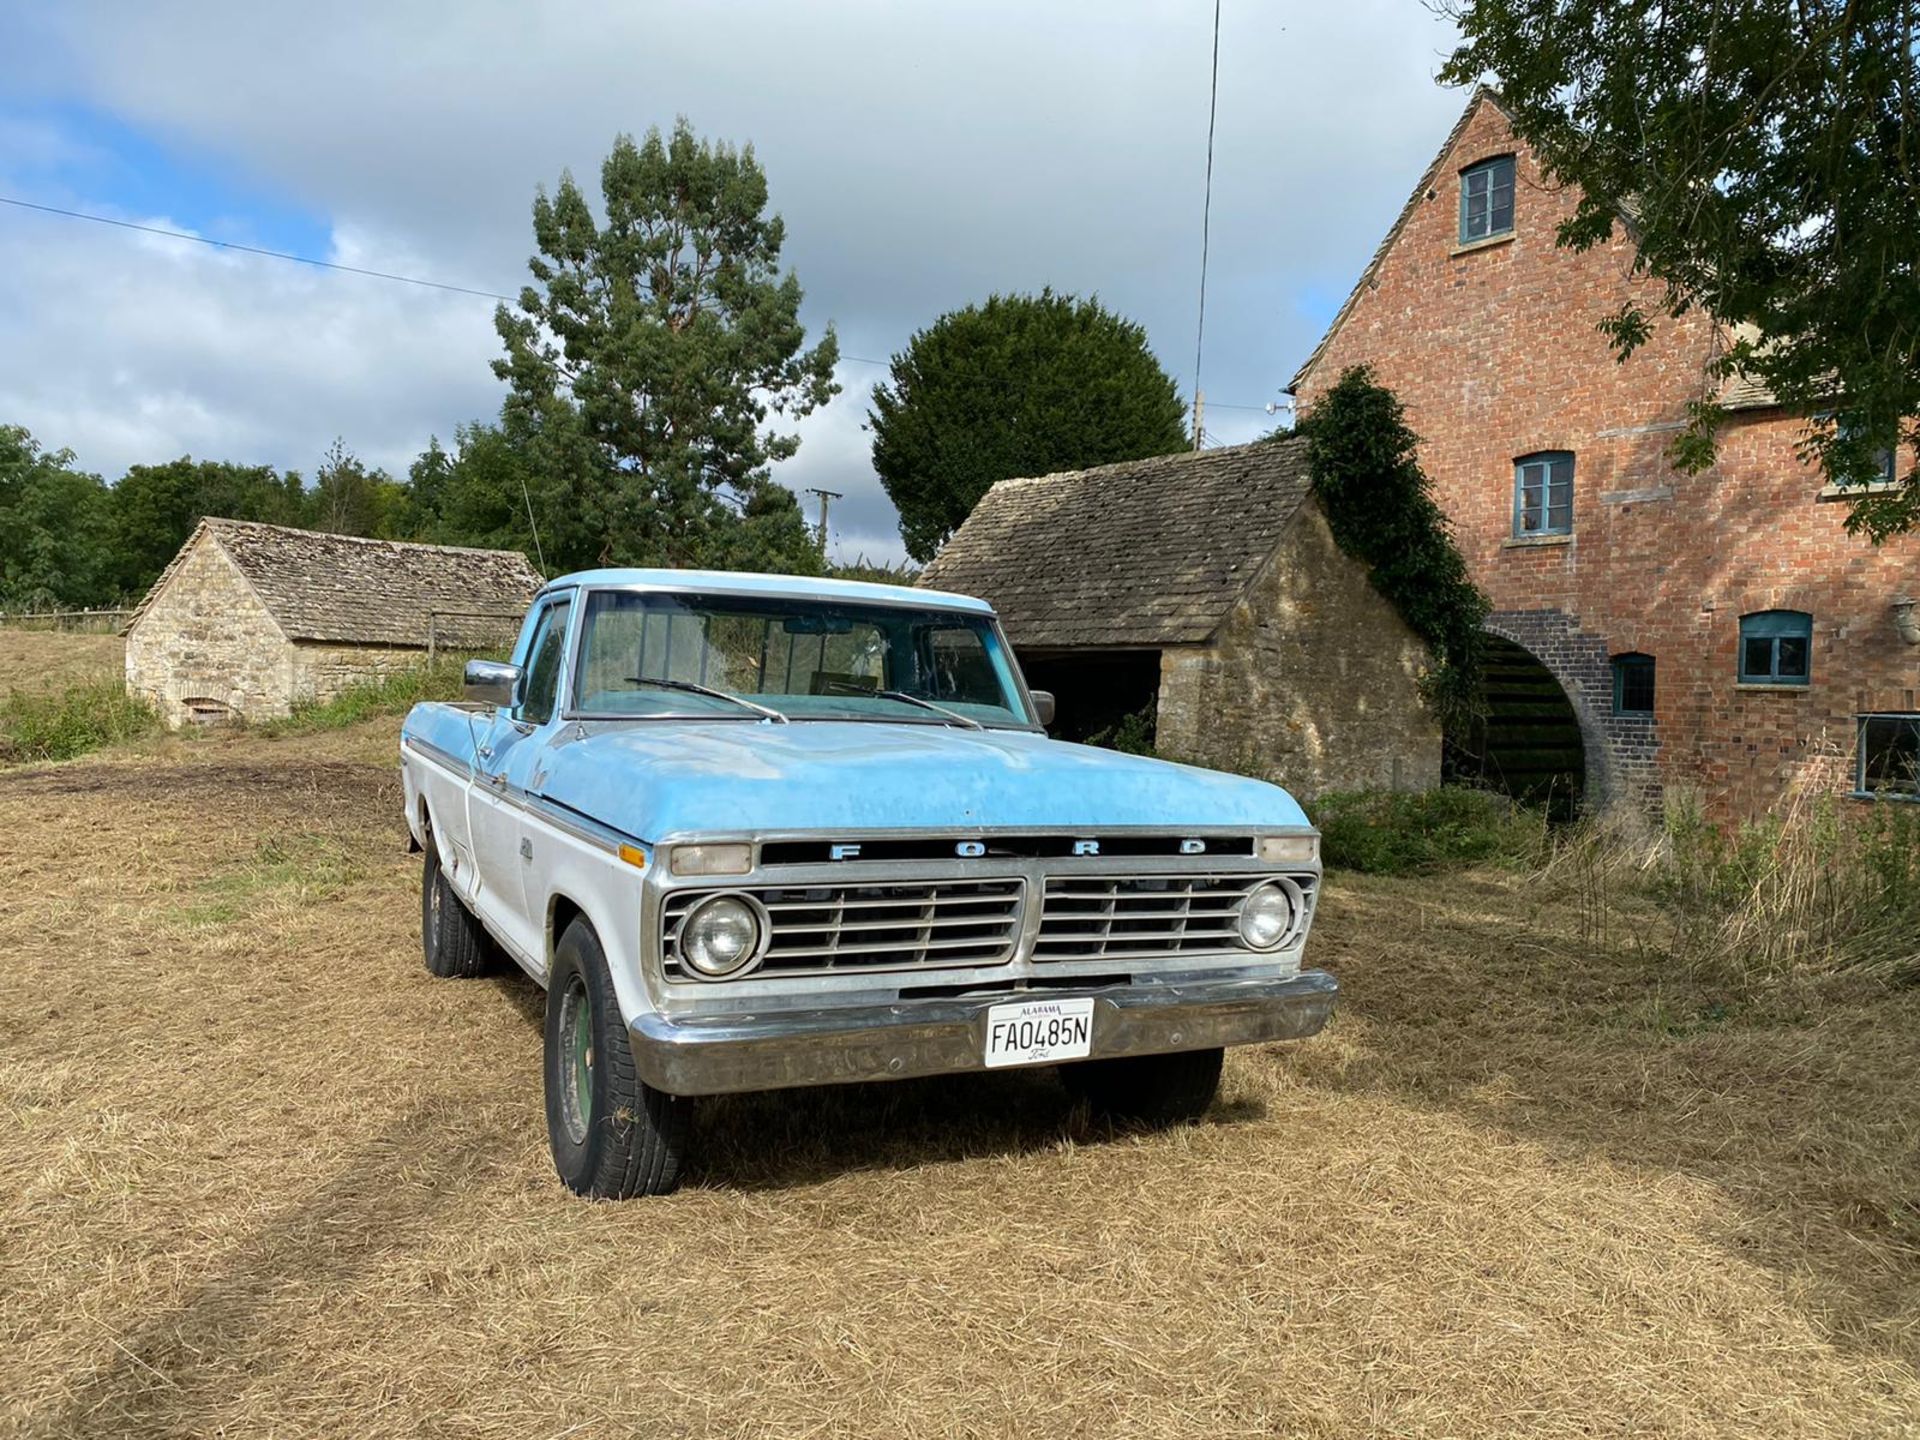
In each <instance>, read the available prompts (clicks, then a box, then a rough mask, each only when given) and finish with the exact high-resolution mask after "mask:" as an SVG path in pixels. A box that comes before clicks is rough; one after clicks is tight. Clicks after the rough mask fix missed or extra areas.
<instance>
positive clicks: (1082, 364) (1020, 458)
mask: <svg viewBox="0 0 1920 1440" xmlns="http://www.w3.org/2000/svg"><path fill="white" fill-rule="evenodd" d="M1183 413H1184V412H1183V408H1182V406H1181V403H1180V393H1179V391H1178V390H1177V389H1176V388H1175V386H1174V383H1173V380H1172V379H1171V378H1170V377H1169V376H1168V375H1167V372H1166V371H1165V370H1163V369H1161V367H1160V362H1159V361H1158V360H1156V359H1155V358H1154V355H1153V351H1152V350H1151V349H1149V348H1148V345H1147V332H1146V331H1145V330H1143V329H1142V328H1141V327H1140V326H1138V325H1136V324H1134V323H1133V322H1132V321H1130V320H1124V319H1122V318H1121V317H1120V316H1118V315H1115V314H1113V313H1112V312H1111V311H1109V310H1107V309H1105V308H1103V307H1102V306H1101V305H1100V303H1099V302H1098V301H1097V300H1078V299H1075V298H1074V297H1073V296H1070V295H1056V294H1054V293H1053V292H1052V291H1051V290H1043V291H1041V292H1040V293H1039V294H1038V295H995V296H992V297H991V298H990V299H988V301H987V302H986V304H984V305H969V306H967V308H966V309H964V310H955V311H951V312H949V313H948V314H945V315H942V316H941V317H940V318H939V319H938V320H936V321H934V322H933V324H931V325H929V326H928V327H927V328H926V329H925V330H922V331H920V332H919V333H917V334H916V335H914V337H913V338H912V339H911V340H909V341H908V342H907V348H906V349H905V350H904V351H902V352H901V353H899V354H897V355H895V356H894V357H893V368H892V373H891V375H890V377H889V379H888V380H886V381H885V382H883V383H882V384H880V385H877V386H875V387H874V391H873V411H872V414H871V417H870V423H871V427H872V430H873V468H874V469H875V470H876V471H877V472H878V473H879V476H880V483H881V484H882V485H884V486H885V487H886V491H887V494H888V495H889V496H890V497H891V498H892V500H893V504H894V508H895V509H897V510H898V511H899V512H900V534H901V537H902V538H903V539H904V540H905V541H906V542H907V553H908V554H909V555H912V556H913V557H914V559H916V560H930V559H932V558H933V554H934V552H935V551H936V550H938V549H939V548H940V546H941V544H942V543H943V542H944V541H945V540H946V538H947V536H949V535H951V534H952V533H953V532H954V531H955V530H957V529H958V528H959V527H960V522H961V521H963V520H965V519H966V518H967V515H968V513H969V512H970V511H971V510H972V509H973V507H974V506H975V505H976V504H978V503H979V501H980V497H981V496H982V495H984V494H986V493H987V488H988V487H989V486H990V485H992V484H994V483H995V482H996V481H999V480H1006V479H1010V478H1012V477H1014V476H1016V475H1046V474H1050V473H1052V472H1053V471H1056V470H1079V469H1082V468H1084V467H1086V466H1089V465H1105V464H1108V463H1110V462H1112V461H1117V460H1138V459H1141V458H1142V457H1144V456H1148V455H1168V454H1171V453H1173V452H1174V451H1176V450H1183V449H1185V448H1186V447H1187V445H1188V443H1189V441H1188V436H1187V432H1186V429H1185V426H1184V421H1183V418H1182V417H1183Z"/></svg>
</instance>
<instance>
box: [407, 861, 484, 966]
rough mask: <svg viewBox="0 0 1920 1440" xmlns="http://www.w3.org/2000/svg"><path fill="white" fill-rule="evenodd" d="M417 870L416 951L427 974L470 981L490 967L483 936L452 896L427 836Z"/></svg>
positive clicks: (463, 906) (451, 886)
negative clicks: (418, 937) (417, 929)
mask: <svg viewBox="0 0 1920 1440" xmlns="http://www.w3.org/2000/svg"><path fill="white" fill-rule="evenodd" d="M425 850H426V859H425V861H424V862H423V863H422V867H421V871H420V950H421V953H422V955H423V956H424V957H425V959H426V962H427V973H428V974H429V975H438V976H439V977H440V978H441V979H443V980H470V979H472V978H473V977H474V976H476V975H485V974H487V973H488V972H489V971H490V970H491V969H492V968H493V951H492V950H491V948H490V947H489V945H488V941H487V934H486V932H485V931H484V930H482V929H481V928H480V922H479V921H478V920H476V919H474V918H473V912H472V911H471V910H469V909H467V907H466V906H465V905H463V904H462V903H461V902H460V897H459V896H458V895H456V894H454V893H453V884H452V882H451V881H449V880H448V879H447V876H446V872H445V871H444V870H442V869H441V868H440V848H439V846H438V845H437V844H436V843H435V842H434V838H433V836H431V835H429V836H427V843H426V846H425Z"/></svg>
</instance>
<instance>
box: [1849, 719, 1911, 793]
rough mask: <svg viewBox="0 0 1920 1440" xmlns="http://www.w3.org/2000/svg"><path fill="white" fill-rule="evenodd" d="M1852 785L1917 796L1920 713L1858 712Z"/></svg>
mask: <svg viewBox="0 0 1920 1440" xmlns="http://www.w3.org/2000/svg"><path fill="white" fill-rule="evenodd" d="M1856 766H1857V768H1856V770H1855V774H1854V789H1855V790H1857V791H1858V792H1860V793H1861V794H1863V795H1899V796H1902V797H1904V798H1906V799H1909V800H1920V715H1862V716H1861V717H1860V753H1859V758H1858V760H1857V761H1856Z"/></svg>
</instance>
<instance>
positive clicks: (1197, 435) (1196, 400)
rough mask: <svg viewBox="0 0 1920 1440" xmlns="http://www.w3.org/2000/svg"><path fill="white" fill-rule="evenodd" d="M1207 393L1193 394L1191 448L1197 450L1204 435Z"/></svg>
mask: <svg viewBox="0 0 1920 1440" xmlns="http://www.w3.org/2000/svg"><path fill="white" fill-rule="evenodd" d="M1206 418H1207V393H1206V391H1204V390H1195V391H1194V392H1193V448H1194V449H1196V450H1198V449H1199V448H1200V442H1201V440H1202V438H1203V437H1204V436H1205V435H1206V433H1207V431H1206Z"/></svg>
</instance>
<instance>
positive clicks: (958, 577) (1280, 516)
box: [920, 439, 1308, 648]
mask: <svg viewBox="0 0 1920 1440" xmlns="http://www.w3.org/2000/svg"><path fill="white" fill-rule="evenodd" d="M1307 491H1308V481H1307V453H1306V442H1305V441H1304V440H1301V439H1285V440H1277V441H1256V442H1254V443H1253V444H1251V445H1235V446H1230V447H1226V448H1223V449H1219V450H1201V451H1197V452H1196V451H1188V452H1185V453H1183V454H1179V455H1163V456H1158V457H1155V458H1153V459H1150V460H1130V461H1127V462H1125V463H1123V464H1119V465H1102V466H1100V467H1099V468H1097V469H1093V470H1073V471H1068V472H1066V473H1063V474H1059V475H1043V476H1040V477H1038V478H1037V479H1031V480H1003V481H1001V482H1000V483H999V484H998V485H995V486H994V487H993V488H992V489H991V490H989V491H988V492H987V493H986V495H985V496H984V497H983V498H982V499H981V501H980V503H979V504H978V505H976V506H975V507H974V510H973V513H972V514H971V515H969V516H968V517H967V522H966V524H964V525H962V526H961V527H960V529H959V530H958V531H957V532H956V533H955V534H954V536H953V538H952V539H950V540H948V541H947V543H946V545H945V546H944V547H942V549H941V551H940V553H939V554H938V555H937V556H935V557H934V560H933V563H932V564H930V565H928V566H927V568H926V569H925V570H924V571H922V572H921V576H920V583H921V584H923V585H932V586H937V587H939V588H940V589H942V590H957V591H960V592H961V593H963V594H968V595H978V596H980V597H981V598H982V599H985V600H988V601H991V602H992V604H993V607H994V609H996V610H997V611H999V613H1000V618H1001V621H1002V623H1003V624H1005V626H1006V629H1007V635H1008V638H1010V639H1011V640H1012V641H1013V642H1014V644H1016V645H1020V646H1026V647H1030V648H1031V647H1040V648H1051V647H1062V648H1078V647H1088V646H1091V647H1110V646H1127V645H1140V646H1159V645H1178V644H1192V643H1198V642H1200V641H1204V640H1206V639H1207V637H1208V636H1210V635H1212V634H1213V632H1214V630H1215V629H1216V628H1218V626H1219V624H1220V622H1221V621H1222V620H1223V619H1225V618H1226V615H1227V612H1228V611H1229V610H1230V609H1231V608H1232V606H1233V603H1234V601H1235V600H1236V599H1238V598H1239V596H1240V593H1241V591H1243V590H1244V589H1245V588H1246V587H1247V584H1248V582H1249V581H1251V580H1252V579H1253V577H1254V575H1255V573H1256V572H1257V571H1258V570H1259V569H1260V567H1261V565H1262V564H1263V563H1264V562H1265V561H1266V560H1267V558H1268V557H1269V556H1271V555H1272V554H1273V552H1274V550H1275V548H1276V547H1277V546H1278V545H1279V543H1280V537H1281V533H1282V532H1283V531H1284V530H1285V529H1286V527H1287V523H1288V522H1289V521H1290V520H1292V519H1293V517H1294V515H1295V514H1296V513H1297V512H1298V511H1299V509H1300V506H1301V503H1302V502H1303V501H1304V500H1305V499H1306V497H1307Z"/></svg>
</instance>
